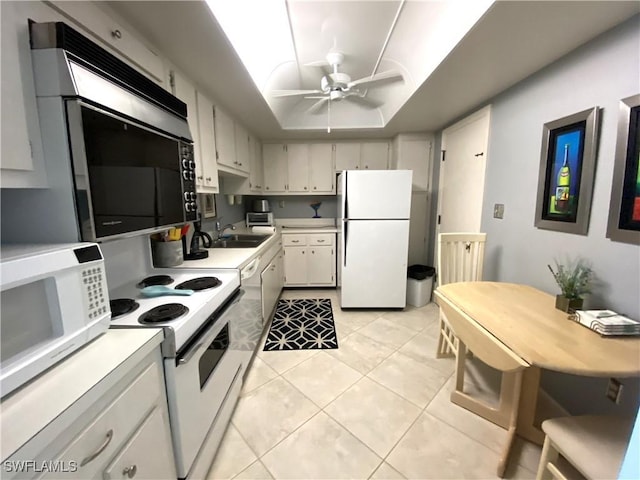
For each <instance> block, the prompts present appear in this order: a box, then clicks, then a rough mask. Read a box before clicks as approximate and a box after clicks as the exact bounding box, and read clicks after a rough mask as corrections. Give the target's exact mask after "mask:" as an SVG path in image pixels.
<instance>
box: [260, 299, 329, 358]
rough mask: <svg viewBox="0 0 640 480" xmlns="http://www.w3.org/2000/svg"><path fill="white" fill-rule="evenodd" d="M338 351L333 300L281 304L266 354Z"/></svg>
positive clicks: (265, 346)
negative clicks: (295, 351) (280, 351)
mask: <svg viewBox="0 0 640 480" xmlns="http://www.w3.org/2000/svg"><path fill="white" fill-rule="evenodd" d="M329 348H338V338H337V337H336V328H335V325H334V323H333V312H332V311H331V300H330V299H328V298H319V299H310V298H303V299H293V300H279V301H278V306H277V308H276V313H275V314H274V316H273V321H272V322H271V328H270V329H269V335H267V340H266V342H265V344H264V350H265V351H270V350H310V349H329Z"/></svg>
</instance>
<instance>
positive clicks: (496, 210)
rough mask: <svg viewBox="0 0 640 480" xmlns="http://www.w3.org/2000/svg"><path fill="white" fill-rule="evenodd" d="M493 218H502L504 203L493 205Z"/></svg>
mask: <svg viewBox="0 0 640 480" xmlns="http://www.w3.org/2000/svg"><path fill="white" fill-rule="evenodd" d="M493 218H504V203H496V204H494V205H493Z"/></svg>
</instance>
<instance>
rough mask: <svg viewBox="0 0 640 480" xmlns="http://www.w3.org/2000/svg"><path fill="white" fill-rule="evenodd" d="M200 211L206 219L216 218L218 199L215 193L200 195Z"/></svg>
mask: <svg viewBox="0 0 640 480" xmlns="http://www.w3.org/2000/svg"><path fill="white" fill-rule="evenodd" d="M198 197H199V201H200V209H201V211H202V216H203V217H204V218H213V217H215V216H216V197H215V195H214V194H213V193H199V194H198Z"/></svg>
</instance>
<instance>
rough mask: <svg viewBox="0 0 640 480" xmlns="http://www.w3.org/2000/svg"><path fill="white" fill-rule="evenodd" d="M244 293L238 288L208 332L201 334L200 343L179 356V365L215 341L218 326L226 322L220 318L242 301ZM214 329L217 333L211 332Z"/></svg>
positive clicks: (187, 361)
mask: <svg viewBox="0 0 640 480" xmlns="http://www.w3.org/2000/svg"><path fill="white" fill-rule="evenodd" d="M243 295H244V290H238V292H237V293H236V294H235V296H234V298H233V299H232V300H231V301H230V302H229V303H227V305H225V307H224V308H223V309H222V310H221V311H220V313H219V314H218V318H217V320H216V321H215V322H214V323H213V325H211V327H210V328H209V329H208V330H207V331H206V332H204V333H203V334H202V335H200V338H201V340H200V341H199V342H198V343H196V344H195V345H194V346H193V347H189V350H187V351H186V352H184V353H183V354H182V355H180V356H179V357H178V358H177V360H176V362H177V364H178V365H184V364H186V363H189V360H191V358H192V357H193V356H194V355H195V354H196V352H197V351H198V350H200V348H201V347H202V346H203V345H207V344H209V343H211V342H213V340H214V339H215V338H216V335H218V333H220V332H219V331H217V328H216V327H217V326H218V325H220V324H221V323H222V324H224V323H225V322H220V320H221V319H222V317H224V316H225V315H226V314H227V312H228V311H229V309H230V308H231V307H233V306H234V305H235V304H237V303H238V302H239V301H240V298H242V296H243ZM213 330H216V332H215V335H214V334H212V333H211V332H212V331H213Z"/></svg>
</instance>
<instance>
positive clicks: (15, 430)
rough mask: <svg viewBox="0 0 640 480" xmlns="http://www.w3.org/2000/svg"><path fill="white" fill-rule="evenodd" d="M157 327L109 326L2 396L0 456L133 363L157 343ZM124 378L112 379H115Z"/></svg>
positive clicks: (3, 456)
mask: <svg viewBox="0 0 640 480" xmlns="http://www.w3.org/2000/svg"><path fill="white" fill-rule="evenodd" d="M163 339H164V336H163V334H162V329H159V328H132V329H117V330H107V332H106V333H104V334H103V335H101V336H99V337H98V338H96V339H95V340H93V341H91V342H89V343H88V344H87V345H85V346H84V347H82V348H81V349H80V350H78V351H77V352H75V353H73V354H71V355H70V356H69V357H67V358H66V359H64V360H62V361H61V362H60V363H58V364H56V365H55V366H54V367H52V368H50V369H49V370H47V371H45V372H44V373H43V374H41V375H40V376H38V377H36V378H35V379H34V380H32V381H30V382H29V383H27V384H25V385H24V386H23V387H21V388H20V389H19V390H16V391H15V392H13V393H11V394H10V395H9V396H8V397H6V398H5V399H3V400H2V403H1V409H0V425H2V430H1V433H0V435H1V439H2V442H1V443H0V445H1V447H0V458H2V460H5V459H6V458H7V457H9V456H10V455H12V454H13V453H14V452H16V451H17V450H18V449H19V448H20V447H22V446H23V445H24V444H25V443H26V442H28V441H29V440H30V439H31V438H33V437H34V436H35V435H36V434H37V433H38V432H39V431H40V430H42V429H43V428H44V427H45V426H46V425H48V424H49V423H51V422H52V421H53V420H55V419H56V418H58V417H59V416H60V415H62V414H63V412H64V411H65V410H67V409H68V408H70V407H71V406H72V405H73V404H74V403H76V402H78V401H80V400H85V401H88V400H87V399H88V397H89V396H90V395H89V391H90V390H92V389H93V388H94V387H96V386H97V385H98V384H99V383H100V382H101V381H102V380H103V379H105V377H107V376H109V374H111V373H112V372H113V371H114V370H116V368H118V367H119V366H121V365H122V364H124V363H125V362H127V361H128V360H130V359H131V361H132V362H133V365H135V364H137V362H139V361H140V360H142V359H143V358H144V357H146V356H147V355H148V354H149V353H151V352H152V351H153V349H154V348H157V346H158V345H160V343H161V342H162V340H163ZM119 379H120V377H118V378H117V379H113V380H112V381H110V382H111V383H115V382H117V381H118V380H119Z"/></svg>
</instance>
